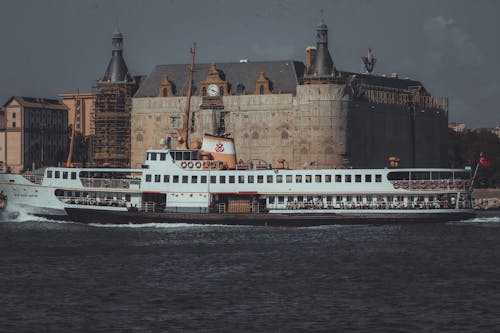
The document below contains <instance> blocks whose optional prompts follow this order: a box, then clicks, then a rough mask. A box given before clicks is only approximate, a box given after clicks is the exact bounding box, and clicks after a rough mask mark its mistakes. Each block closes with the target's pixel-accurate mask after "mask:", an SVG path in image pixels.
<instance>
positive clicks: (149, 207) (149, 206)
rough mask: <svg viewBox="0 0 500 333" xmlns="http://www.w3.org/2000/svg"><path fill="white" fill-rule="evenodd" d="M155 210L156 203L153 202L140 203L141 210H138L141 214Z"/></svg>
mask: <svg viewBox="0 0 500 333" xmlns="http://www.w3.org/2000/svg"><path fill="white" fill-rule="evenodd" d="M155 209H156V203H155V202H142V203H141V208H140V209H139V210H140V211H141V212H146V213H149V212H154V211H155Z"/></svg>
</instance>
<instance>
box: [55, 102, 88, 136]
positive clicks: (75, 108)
mask: <svg viewBox="0 0 500 333" xmlns="http://www.w3.org/2000/svg"><path fill="white" fill-rule="evenodd" d="M59 98H61V101H62V102H63V103H64V105H66V107H67V108H68V126H73V122H75V120H76V131H77V132H78V133H80V134H81V135H83V136H85V137H88V136H92V135H94V134H95V133H94V131H95V128H94V105H95V100H96V98H97V96H96V94H93V93H80V92H75V93H66V94H59ZM75 112H76V117H75Z"/></svg>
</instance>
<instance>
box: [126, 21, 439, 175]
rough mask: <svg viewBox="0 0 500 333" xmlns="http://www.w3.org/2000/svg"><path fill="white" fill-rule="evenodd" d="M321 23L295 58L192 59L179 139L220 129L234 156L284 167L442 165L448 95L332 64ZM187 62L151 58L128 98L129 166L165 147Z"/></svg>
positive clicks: (172, 140) (177, 122)
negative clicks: (154, 62) (185, 126)
mask: <svg viewBox="0 0 500 333" xmlns="http://www.w3.org/2000/svg"><path fill="white" fill-rule="evenodd" d="M327 32H328V29H327V27H326V25H325V24H324V23H322V24H321V25H320V26H319V27H318V31H317V45H316V47H308V48H307V53H306V64H304V63H302V62H299V61H292V60H286V61H268V62H239V63H219V64H199V65H197V71H196V72H195V75H194V89H193V97H192V99H191V104H190V105H191V107H190V120H189V138H190V139H189V140H190V141H198V140H201V138H202V136H203V133H211V134H230V135H231V137H233V138H234V139H235V143H236V149H237V155H238V158H239V159H242V160H245V161H247V160H255V159H260V160H264V161H266V162H268V163H271V164H273V165H276V164H277V163H278V161H283V160H284V163H285V166H288V167H290V168H345V167H354V168H373V167H386V166H388V165H389V162H388V159H389V158H391V157H396V158H397V159H399V166H400V167H410V166H415V167H443V166H446V164H447V155H446V149H447V148H446V147H447V124H448V103H447V99H446V98H438V97H434V96H431V95H430V94H429V93H428V92H427V90H426V89H425V87H424V86H423V85H422V83H420V82H418V81H415V80H409V79H401V78H399V77H397V75H393V76H391V77H382V76H376V75H367V74H359V73H351V72H346V71H340V70H337V69H336V67H335V65H334V62H333V60H332V57H331V55H330V52H329V50H328V43H327V41H328V35H327ZM188 73H189V66H188V65H159V66H156V67H155V68H154V70H153V71H152V73H151V74H150V75H149V76H148V77H147V78H146V79H145V80H144V82H143V83H142V84H141V86H140V88H139V90H138V91H137V93H136V94H135V95H134V98H133V99H132V121H131V131H132V132H131V151H132V157H131V161H132V163H131V165H132V166H133V167H137V166H139V165H140V164H141V163H142V162H143V161H144V159H145V153H146V149H148V148H158V147H160V146H161V145H162V144H164V143H165V144H166V145H167V146H171V147H172V148H174V147H175V145H176V143H177V140H178V134H177V133H178V132H177V128H179V127H181V126H182V123H183V117H184V108H185V106H186V97H185V95H186V87H185V84H184V83H185V82H186V81H187V77H188Z"/></svg>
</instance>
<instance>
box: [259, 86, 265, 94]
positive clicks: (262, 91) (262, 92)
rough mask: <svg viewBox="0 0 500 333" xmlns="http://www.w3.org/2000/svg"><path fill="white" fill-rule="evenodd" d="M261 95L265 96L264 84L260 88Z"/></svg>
mask: <svg viewBox="0 0 500 333" xmlns="http://www.w3.org/2000/svg"><path fill="white" fill-rule="evenodd" d="M259 94H261V95H264V85H263V84H261V85H260V86H259Z"/></svg>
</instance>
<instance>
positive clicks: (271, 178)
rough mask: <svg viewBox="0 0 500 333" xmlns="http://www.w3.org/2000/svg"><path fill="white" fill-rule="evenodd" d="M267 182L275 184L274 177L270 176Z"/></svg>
mask: <svg viewBox="0 0 500 333" xmlns="http://www.w3.org/2000/svg"><path fill="white" fill-rule="evenodd" d="M267 182H268V183H272V182H273V175H268V176H267Z"/></svg>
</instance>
